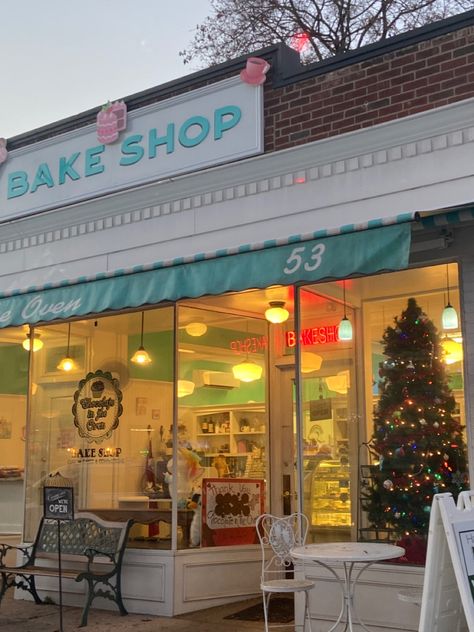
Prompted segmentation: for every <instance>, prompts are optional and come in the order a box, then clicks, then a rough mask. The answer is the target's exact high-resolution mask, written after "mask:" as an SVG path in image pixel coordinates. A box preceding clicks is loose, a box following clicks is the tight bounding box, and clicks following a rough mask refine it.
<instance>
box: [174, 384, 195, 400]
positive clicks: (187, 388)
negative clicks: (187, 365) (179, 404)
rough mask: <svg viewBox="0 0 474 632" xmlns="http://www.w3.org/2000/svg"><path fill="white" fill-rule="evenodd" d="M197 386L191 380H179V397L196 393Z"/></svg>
mask: <svg viewBox="0 0 474 632" xmlns="http://www.w3.org/2000/svg"><path fill="white" fill-rule="evenodd" d="M195 386H196V385H195V384H194V382H192V381H191V380H178V384H177V387H178V389H177V391H178V392H177V395H178V397H186V396H187V395H192V394H193V393H194V388H195Z"/></svg>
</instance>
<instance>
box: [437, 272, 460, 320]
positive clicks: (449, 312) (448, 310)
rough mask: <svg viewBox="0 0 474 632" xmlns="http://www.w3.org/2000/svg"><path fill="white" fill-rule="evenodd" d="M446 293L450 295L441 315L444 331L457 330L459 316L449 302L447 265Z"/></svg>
mask: <svg viewBox="0 0 474 632" xmlns="http://www.w3.org/2000/svg"><path fill="white" fill-rule="evenodd" d="M446 291H447V294H448V302H447V304H446V307H445V308H444V309H443V313H442V314H441V324H442V326H443V329H445V330H446V329H457V328H458V327H459V319H458V314H457V312H456V310H455V309H454V307H453V306H452V305H451V302H450V300H449V264H448V263H447V264H446Z"/></svg>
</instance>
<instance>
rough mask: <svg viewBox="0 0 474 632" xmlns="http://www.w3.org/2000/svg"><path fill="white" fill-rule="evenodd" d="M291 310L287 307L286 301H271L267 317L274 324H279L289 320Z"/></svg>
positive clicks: (266, 312) (266, 311) (266, 313)
mask: <svg viewBox="0 0 474 632" xmlns="http://www.w3.org/2000/svg"><path fill="white" fill-rule="evenodd" d="M289 315H290V312H289V311H288V310H287V309H285V301H270V303H269V307H268V309H266V310H265V318H266V319H267V320H268V321H269V322H270V323H273V324H274V325H279V324H280V323H284V322H285V321H286V320H288V317H289Z"/></svg>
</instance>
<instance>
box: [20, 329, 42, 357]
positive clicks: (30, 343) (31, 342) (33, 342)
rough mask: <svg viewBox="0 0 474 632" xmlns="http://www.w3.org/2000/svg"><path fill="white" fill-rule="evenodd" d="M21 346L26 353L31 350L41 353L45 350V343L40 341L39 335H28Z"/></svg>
mask: <svg viewBox="0 0 474 632" xmlns="http://www.w3.org/2000/svg"><path fill="white" fill-rule="evenodd" d="M21 346H22V347H23V349H25V351H29V350H30V349H31V350H32V351H33V353H34V352H35V351H39V350H40V349H42V348H43V346H44V342H43V341H42V340H40V334H37V333H33V334H32V333H27V334H26V338H25V339H24V340H23V342H22V343H21Z"/></svg>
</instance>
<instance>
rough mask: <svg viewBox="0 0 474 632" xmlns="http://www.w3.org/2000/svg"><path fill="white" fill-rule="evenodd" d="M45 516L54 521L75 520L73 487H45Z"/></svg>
mask: <svg viewBox="0 0 474 632" xmlns="http://www.w3.org/2000/svg"><path fill="white" fill-rule="evenodd" d="M43 490H44V495H43V515H44V517H45V518H53V519H54V520H74V490H73V488H72V487H44V488H43Z"/></svg>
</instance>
